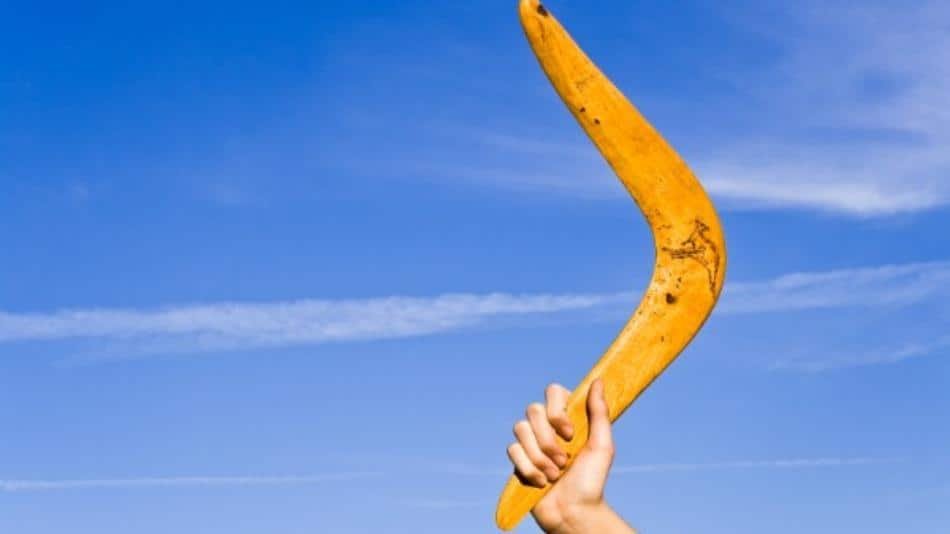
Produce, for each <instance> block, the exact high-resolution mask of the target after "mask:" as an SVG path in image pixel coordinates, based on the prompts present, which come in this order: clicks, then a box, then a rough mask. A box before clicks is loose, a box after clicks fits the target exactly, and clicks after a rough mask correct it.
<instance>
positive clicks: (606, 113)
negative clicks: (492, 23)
mask: <svg viewBox="0 0 950 534" xmlns="http://www.w3.org/2000/svg"><path fill="white" fill-rule="evenodd" d="M520 15H521V23H522V26H523V27H524V31H525V35H526V36H527V38H528V41H529V42H530V43H531V47H532V49H533V50H534V53H535V55H536V56H537V58H538V61H539V62H540V64H541V68H542V69H543V70H544V72H545V74H547V76H548V79H549V80H550V82H551V84H552V85H553V86H554V89H555V90H556V91H557V93H558V95H560V97H561V99H562V100H563V101H564V103H565V104H566V105H567V108H568V109H569V110H570V112H571V114H573V115H574V118H575V119H577V122H578V123H579V124H580V126H581V128H583V129H584V131H585V132H586V133H587V135H588V136H589V137H590V139H591V141H593V143H594V145H595V146H596V147H597V149H598V150H599V151H600V153H601V154H602V155H603V156H604V158H605V159H606V160H607V162H608V163H609V164H610V167H611V168H612V169H613V170H614V172H615V173H616V174H617V177H618V178H619V179H620V181H621V182H622V183H623V185H624V187H625V188H626V189H627V191H628V192H629V193H630V195H631V196H632V197H633V199H634V201H635V202H636V203H637V205H639V206H640V210H641V211H642V212H643V215H644V216H645V217H646V220H647V223H648V224H649V225H650V228H651V230H652V231H653V238H654V241H655V246H656V251H655V252H656V257H655V265H654V272H653V276H652V278H651V280H650V284H649V286H648V287H647V289H646V292H645V294H644V296H643V299H642V301H641V302H640V305H639V306H638V307H637V309H636V311H635V312H634V313H633V315H632V317H631V318H630V320H629V321H628V322H627V324H626V325H625V326H624V327H623V330H621V332H620V334H619V335H618V336H617V338H616V339H615V340H614V342H613V344H611V345H610V347H609V348H608V349H607V351H606V352H605V353H604V355H603V357H601V359H600V361H598V362H597V364H596V365H595V366H594V368H593V369H592V370H591V371H590V373H589V374H588V375H587V377H585V378H584V380H583V381H582V382H581V383H580V385H579V386H577V388H576V389H575V390H574V392H573V394H572V396H571V398H570V400H569V402H568V407H567V412H568V416H569V417H570V419H571V422H572V423H573V424H574V427H575V433H574V435H575V438H574V439H573V440H572V441H570V442H564V441H561V445H562V447H563V448H564V450H565V451H566V452H567V453H568V456H569V457H570V458H571V460H573V458H574V457H576V455H577V453H578V452H580V450H581V448H582V447H583V446H584V444H585V443H586V440H587V432H588V425H587V414H586V411H585V403H584V400H585V399H586V397H587V390H588V388H589V387H590V385H591V383H592V382H593V381H594V380H595V379H597V378H601V379H603V382H604V387H605V396H606V398H607V404H608V406H609V408H610V417H611V420H616V419H617V418H618V417H620V415H621V414H622V413H623V412H624V410H626V409H627V407H629V406H630V405H631V404H632V403H633V402H634V401H635V400H636V399H637V397H638V396H639V395H640V394H641V393H642V392H643V391H644V390H645V389H646V388H647V387H648V386H649V385H650V384H651V383H652V382H653V380H654V379H656V377H657V376H659V375H660V373H662V372H663V371H664V370H665V369H666V368H667V366H669V365H670V363H672V362H673V360H674V359H676V357H677V356H678V355H679V354H680V352H682V350H683V349H684V348H685V347H686V345H688V344H689V342H690V341H691V340H692V339H693V336H695V335H696V333H697V332H698V331H699V329H700V328H701V327H702V325H703V323H704V322H705V321H706V318H707V317H708V316H709V314H710V312H711V311H712V309H713V307H714V306H715V304H716V301H717V300H718V298H719V293H720V291H721V290H722V286H723V281H724V279H725V272H726V248H725V241H724V238H723V232H722V227H721V225H720V222H719V217H718V216H717V215H716V212H715V209H714V208H713V205H712V202H711V201H710V200H709V197H708V196H707V195H706V193H705V191H703V188H702V186H701V185H700V184H699V181H697V180H696V178H695V177H694V176H693V173H692V172H691V171H690V170H689V168H688V167H687V166H686V163H685V162H683V160H682V159H681V158H680V157H679V155H678V154H677V153H676V152H675V151H674V150H673V148H672V147H670V145H669V144H667V143H666V141H664V140H663V138H662V137H661V136H660V134H659V133H658V132H657V131H656V130H654V129H653V127H652V126H650V124H649V123H648V122H647V121H646V119H644V118H643V116H642V115H640V113H639V112H638V111H637V109H636V108H635V107H634V106H633V104H631V103H630V102H629V101H628V100H627V99H626V98H625V97H624V95H623V94H622V93H621V92H620V91H619V90H618V89H617V88H616V87H615V86H614V85H613V83H611V81H610V80H609V79H607V77H606V76H604V74H603V73H602V72H601V71H600V70H599V69H598V68H597V66H596V65H594V64H593V63H592V62H591V60H590V59H589V58H588V57H587V56H586V55H585V54H584V52H583V51H582V50H581V49H580V48H579V47H578V46H577V44H576V43H575V42H574V40H573V39H572V38H571V36H570V35H569V34H568V33H567V32H566V31H565V30H564V28H563V27H562V26H561V25H560V24H559V23H558V22H557V20H556V19H555V18H554V16H553V15H552V14H551V13H550V12H549V11H548V10H547V9H546V8H545V7H544V6H543V5H541V3H540V2H539V1H538V0H521V5H520ZM550 488H551V486H550V485H549V486H547V487H545V488H543V489H538V488H533V487H528V486H525V485H522V484H521V483H520V482H519V480H518V478H517V477H514V476H512V477H511V478H510V479H509V481H508V484H507V485H506V486H505V489H504V491H503V492H502V494H501V499H500V500H499V503H498V510H497V513H496V517H495V519H496V522H497V523H498V526H499V527H500V528H502V529H503V530H510V529H512V528H514V527H515V525H517V524H518V522H519V521H521V519H522V518H523V517H524V516H525V515H526V514H527V513H528V512H530V511H531V509H532V508H533V507H534V506H535V504H537V503H538V501H539V500H541V498H542V497H543V496H544V495H545V494H546V493H547V492H548V491H549V490H550Z"/></svg>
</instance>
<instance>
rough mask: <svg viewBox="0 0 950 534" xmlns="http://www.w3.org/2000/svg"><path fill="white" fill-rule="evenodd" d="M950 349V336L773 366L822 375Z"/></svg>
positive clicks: (779, 369)
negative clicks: (896, 346)
mask: <svg viewBox="0 0 950 534" xmlns="http://www.w3.org/2000/svg"><path fill="white" fill-rule="evenodd" d="M946 349H950V336H947V337H943V338H940V339H937V340H936V341H932V342H924V343H908V344H907V345H904V346H902V347H899V348H897V349H891V350H880V349H877V350H866V351H862V352H860V353H856V354H832V355H829V356H825V357H824V358H821V359H810V360H781V361H778V362H775V363H774V364H772V369H774V370H776V371H803V372H806V373H820V372H823V371H832V370H835V369H845V368H850V367H865V366H868V365H887V364H893V363H900V362H903V361H906V360H910V359H914V358H922V357H925V356H930V355H933V354H937V353H938V352H941V351H944V350H946Z"/></svg>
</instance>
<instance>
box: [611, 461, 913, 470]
mask: <svg viewBox="0 0 950 534" xmlns="http://www.w3.org/2000/svg"><path fill="white" fill-rule="evenodd" d="M900 461H902V460H901V459H900V458H796V459H787V460H740V461H734V462H711V463H669V464H639V465H627V466H623V465H620V466H617V467H614V468H613V472H614V473H616V474H631V473H669V472H677V471H687V472H694V471H720V470H736V469H812V468H821V467H848V466H859V465H873V464H886V463H895V462H900Z"/></svg>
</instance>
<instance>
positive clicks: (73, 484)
mask: <svg viewBox="0 0 950 534" xmlns="http://www.w3.org/2000/svg"><path fill="white" fill-rule="evenodd" d="M379 476H382V473H376V472H352V473H334V474H326V475H315V476H270V477H165V478H112V479H85V480H3V479H0V492H6V493H14V492H36V491H56V490H78V489H137V488H161V487H187V486H288V485H307V484H319V483H323V482H340V481H348V480H359V479H365V478H374V477H379Z"/></svg>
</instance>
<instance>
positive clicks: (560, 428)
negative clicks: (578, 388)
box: [508, 384, 574, 487]
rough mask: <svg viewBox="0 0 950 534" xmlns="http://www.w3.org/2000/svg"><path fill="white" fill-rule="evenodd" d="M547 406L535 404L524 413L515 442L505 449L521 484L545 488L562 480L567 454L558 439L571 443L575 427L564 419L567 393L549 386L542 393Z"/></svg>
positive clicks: (555, 385) (516, 425)
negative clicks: (524, 416)
mask: <svg viewBox="0 0 950 534" xmlns="http://www.w3.org/2000/svg"><path fill="white" fill-rule="evenodd" d="M544 396H545V399H546V404H540V403H534V404H531V405H529V406H528V409H527V410H526V415H527V418H526V419H525V420H523V421H518V423H517V424H515V428H514V434H515V437H516V438H517V440H518V441H517V442H516V443H513V444H512V445H511V446H509V447H508V458H509V459H510V460H511V463H512V464H513V465H514V467H515V474H516V475H517V476H518V477H519V478H520V479H521V480H522V482H523V483H525V484H527V485H531V486H536V487H544V486H545V485H547V484H548V483H549V482H554V481H556V480H557V479H558V478H560V476H561V470H562V469H564V468H565V467H566V466H567V463H568V456H567V453H565V452H564V450H563V449H562V448H561V446H560V444H559V443H558V439H557V437H558V436H560V437H561V438H563V439H565V440H570V439H571V438H572V437H573V434H574V427H573V425H572V424H571V422H570V420H569V419H568V417H567V399H568V397H570V391H568V390H567V389H566V388H564V387H563V386H560V385H557V384H551V385H550V386H548V388H547V389H546V390H545V392H544Z"/></svg>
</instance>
